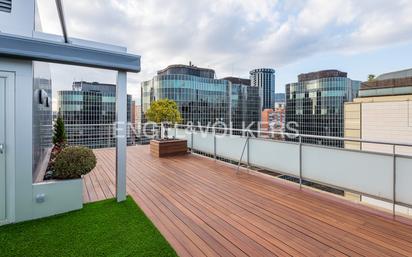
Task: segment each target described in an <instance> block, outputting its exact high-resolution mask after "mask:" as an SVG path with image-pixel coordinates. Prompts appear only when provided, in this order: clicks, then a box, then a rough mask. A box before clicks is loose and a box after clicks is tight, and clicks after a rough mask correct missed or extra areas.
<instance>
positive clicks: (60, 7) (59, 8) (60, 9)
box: [56, 0, 70, 44]
mask: <svg viewBox="0 0 412 257" xmlns="http://www.w3.org/2000/svg"><path fill="white" fill-rule="evenodd" d="M56 6H57V12H58V14H59V19H60V25H61V27H62V32H63V37H64V43H67V44H69V43H70V41H69V36H68V35H67V28H66V21H65V19H64V10H63V3H62V1H61V0H56Z"/></svg>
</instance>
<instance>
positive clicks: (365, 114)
mask: <svg viewBox="0 0 412 257" xmlns="http://www.w3.org/2000/svg"><path fill="white" fill-rule="evenodd" d="M411 101H412V69H408V70H402V71H397V72H391V73H386V74H383V75H380V76H378V77H377V78H376V79H374V80H373V81H367V82H363V83H362V84H361V88H360V90H359V97H358V98H356V99H354V100H353V102H350V103H345V137H348V138H354V139H364V140H370V141H392V142H398V143H400V144H402V143H405V142H412V104H411ZM345 148H349V149H356V150H365V151H377V152H384V153H389V154H392V152H393V148H392V146H390V145H383V144H370V143H362V144H361V143H358V142H346V143H345ZM396 152H397V153H398V154H402V155H412V149H411V147H402V146H397V147H396Z"/></svg>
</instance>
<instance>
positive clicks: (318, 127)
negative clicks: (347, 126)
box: [286, 70, 361, 147]
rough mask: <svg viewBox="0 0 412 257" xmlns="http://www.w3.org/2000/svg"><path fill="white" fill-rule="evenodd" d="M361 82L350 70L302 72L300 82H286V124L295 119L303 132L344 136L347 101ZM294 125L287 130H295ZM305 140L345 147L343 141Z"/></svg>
mask: <svg viewBox="0 0 412 257" xmlns="http://www.w3.org/2000/svg"><path fill="white" fill-rule="evenodd" d="M360 83H361V82H360V81H354V80H351V79H349V78H348V77H347V73H346V72H341V71H338V70H324V71H318V72H311V73H306V74H300V75H299V76H298V82H296V83H291V84H287V85H286V124H287V125H288V124H289V126H292V125H291V122H295V123H296V124H297V127H296V126H292V128H296V129H298V130H299V133H301V134H307V135H318V136H331V137H343V136H344V126H343V119H344V117H343V114H344V111H343V109H344V103H345V102H348V101H352V99H353V98H355V97H356V96H357V94H358V91H359V86H360ZM290 128H291V127H289V128H288V127H286V132H290V133H293V132H294V131H293V130H290ZM303 142H306V143H312V144H323V145H329V146H337V147H342V146H343V143H344V142H342V141H340V140H326V139H322V140H321V139H313V138H305V139H303Z"/></svg>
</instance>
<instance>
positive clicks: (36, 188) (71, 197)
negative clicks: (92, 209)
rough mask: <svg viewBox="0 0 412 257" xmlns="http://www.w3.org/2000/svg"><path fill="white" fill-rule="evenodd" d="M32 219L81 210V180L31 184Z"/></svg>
mask: <svg viewBox="0 0 412 257" xmlns="http://www.w3.org/2000/svg"><path fill="white" fill-rule="evenodd" d="M32 205H33V215H32V217H33V219H38V218H43V217H48V216H52V215H56V214H60V213H65V212H69V211H74V210H79V209H81V208H83V179H72V180H53V181H49V182H43V183H38V184H33V202H32Z"/></svg>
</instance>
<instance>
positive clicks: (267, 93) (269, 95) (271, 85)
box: [250, 68, 275, 111]
mask: <svg viewBox="0 0 412 257" xmlns="http://www.w3.org/2000/svg"><path fill="white" fill-rule="evenodd" d="M250 80H251V85H252V87H258V88H259V90H260V96H261V98H262V103H261V111H263V110H265V109H273V108H274V106H275V70H274V69H266V68H262V69H255V70H252V71H251V72H250Z"/></svg>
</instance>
